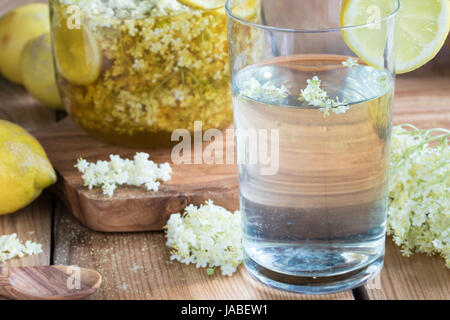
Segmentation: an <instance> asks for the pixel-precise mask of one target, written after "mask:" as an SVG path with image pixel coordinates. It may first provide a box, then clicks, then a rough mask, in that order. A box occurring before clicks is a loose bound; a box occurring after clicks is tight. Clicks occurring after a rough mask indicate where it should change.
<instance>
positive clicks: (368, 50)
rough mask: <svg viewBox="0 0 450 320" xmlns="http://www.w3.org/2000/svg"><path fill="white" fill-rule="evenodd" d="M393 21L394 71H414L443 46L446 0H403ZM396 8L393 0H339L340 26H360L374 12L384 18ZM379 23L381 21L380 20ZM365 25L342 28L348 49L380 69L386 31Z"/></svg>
mask: <svg viewBox="0 0 450 320" xmlns="http://www.w3.org/2000/svg"><path fill="white" fill-rule="evenodd" d="M400 3H401V6H400V11H399V13H398V16H397V18H396V22H395V27H396V30H395V45H396V57H395V69H396V73H398V74H400V73H406V72H409V71H412V70H415V69H417V68H419V67H421V66H423V65H424V64H426V63H427V62H428V61H430V60H431V59H433V58H434V57H435V56H436V54H437V53H438V52H439V50H440V49H441V48H442V46H443V45H444V42H445V40H446V38H447V36H448V34H449V30H450V2H449V0H403V1H400ZM395 8H396V1H393V0H343V1H342V6H341V11H340V25H341V26H355V25H364V24H366V23H367V22H368V21H371V17H372V20H373V15H374V14H380V17H386V16H388V15H389V14H390V13H391V12H393V11H394V10H395ZM380 24H383V22H381V23H380ZM385 24H386V23H384V26H381V28H376V27H373V28H371V27H367V28H366V27H365V28H354V29H352V28H350V29H343V30H342V36H343V38H344V41H345V42H346V44H347V45H348V46H349V47H350V49H351V50H352V51H353V52H354V53H356V54H357V55H358V56H359V57H360V58H361V59H362V60H363V61H365V62H366V63H368V64H369V65H371V66H373V67H375V68H383V63H384V61H383V58H382V57H383V52H384V48H385V45H386V44H385V42H386V39H385V38H386V31H385V28H386V26H385Z"/></svg>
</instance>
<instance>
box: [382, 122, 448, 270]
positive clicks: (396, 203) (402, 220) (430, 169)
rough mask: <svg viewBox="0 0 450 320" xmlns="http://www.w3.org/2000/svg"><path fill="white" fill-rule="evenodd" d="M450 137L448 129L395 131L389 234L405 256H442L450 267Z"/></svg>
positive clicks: (403, 127)
mask: <svg viewBox="0 0 450 320" xmlns="http://www.w3.org/2000/svg"><path fill="white" fill-rule="evenodd" d="M407 128H409V129H412V130H408V129H407ZM437 132H440V133H442V134H440V135H437V136H436V135H435V133H437ZM449 135H450V131H448V130H444V129H430V130H418V129H417V128H415V127H413V126H411V125H402V126H396V127H394V128H393V136H392V147H391V160H390V161H391V162H390V170H391V171H390V178H391V179H390V180H391V181H390V186H389V208H388V234H391V235H393V239H394V242H395V243H396V244H397V245H399V246H401V247H402V252H403V253H404V254H405V255H410V254H411V253H412V251H413V250H415V251H416V252H423V253H427V254H434V253H440V254H441V255H442V257H444V259H445V261H446V265H447V267H449V268H450V197H449V194H450V152H449V148H448V141H447V139H448V137H449ZM430 143H432V144H431V145H430Z"/></svg>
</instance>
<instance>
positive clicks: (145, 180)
mask: <svg viewBox="0 0 450 320" xmlns="http://www.w3.org/2000/svg"><path fill="white" fill-rule="evenodd" d="M109 158H110V161H101V160H99V161H97V162H96V163H94V162H88V161H86V160H84V159H82V158H81V159H79V160H78V163H77V164H76V165H75V167H76V168H77V169H78V171H80V172H81V173H82V174H83V181H84V184H85V185H86V186H88V187H89V189H92V188H93V187H101V188H102V190H103V194H105V195H108V196H110V197H112V196H113V195H114V191H115V190H116V189H117V187H118V186H119V185H122V184H127V185H130V186H142V185H145V187H146V188H147V190H153V191H155V192H156V191H158V188H159V185H160V182H159V181H164V182H166V181H169V180H170V178H171V173H172V168H171V167H170V165H169V163H167V162H166V163H162V164H161V165H160V166H159V167H158V165H157V164H156V163H154V162H153V161H151V160H149V154H148V153H144V152H138V153H136V155H135V156H134V159H133V160H129V159H122V158H121V157H120V156H118V155H110V156H109Z"/></svg>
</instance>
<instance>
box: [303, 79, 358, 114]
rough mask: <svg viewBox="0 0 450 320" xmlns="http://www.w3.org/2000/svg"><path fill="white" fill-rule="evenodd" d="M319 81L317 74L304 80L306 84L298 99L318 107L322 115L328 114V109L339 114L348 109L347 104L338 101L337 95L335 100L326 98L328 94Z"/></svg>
mask: <svg viewBox="0 0 450 320" xmlns="http://www.w3.org/2000/svg"><path fill="white" fill-rule="evenodd" d="M321 82H322V81H321V80H320V79H319V77H318V76H314V77H313V78H312V79H308V80H306V83H307V86H306V88H305V89H302V90H301V93H300V97H299V98H298V100H300V101H306V102H307V103H308V104H309V105H311V106H313V107H319V112H323V115H324V117H328V116H329V115H330V110H331V111H333V112H334V113H335V114H340V113H345V112H346V111H347V110H348V109H350V107H349V106H348V105H346V104H344V103H343V102H342V101H339V97H336V100H333V99H328V94H327V93H326V91H325V90H323V89H322V88H321V87H320V85H321Z"/></svg>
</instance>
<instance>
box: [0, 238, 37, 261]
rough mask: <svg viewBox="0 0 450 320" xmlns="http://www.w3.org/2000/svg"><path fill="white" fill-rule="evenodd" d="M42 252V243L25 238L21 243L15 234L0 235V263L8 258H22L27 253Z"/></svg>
mask: <svg viewBox="0 0 450 320" xmlns="http://www.w3.org/2000/svg"><path fill="white" fill-rule="evenodd" d="M41 252H42V245H41V244H38V243H35V242H32V241H30V240H27V241H26V242H25V244H23V243H21V242H20V240H19V238H18V237H17V234H15V233H13V234H10V235H3V236H0V263H3V262H5V261H6V260H9V259H14V258H22V257H24V256H27V255H34V254H39V253H41Z"/></svg>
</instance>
